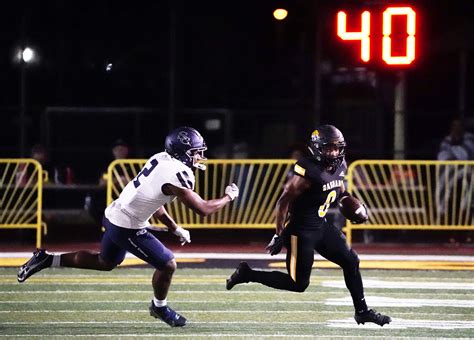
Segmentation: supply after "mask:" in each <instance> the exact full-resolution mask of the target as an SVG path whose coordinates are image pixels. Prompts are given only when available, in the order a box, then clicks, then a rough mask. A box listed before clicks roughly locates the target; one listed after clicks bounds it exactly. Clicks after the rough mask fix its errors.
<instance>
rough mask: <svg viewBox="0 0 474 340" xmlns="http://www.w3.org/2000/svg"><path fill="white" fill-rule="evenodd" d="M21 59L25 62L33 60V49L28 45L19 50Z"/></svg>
mask: <svg viewBox="0 0 474 340" xmlns="http://www.w3.org/2000/svg"><path fill="white" fill-rule="evenodd" d="M21 59H22V60H23V62H25V63H27V64H28V63H31V62H33V61H35V51H34V50H33V49H31V48H29V47H26V48H25V49H24V50H23V51H22V52H21Z"/></svg>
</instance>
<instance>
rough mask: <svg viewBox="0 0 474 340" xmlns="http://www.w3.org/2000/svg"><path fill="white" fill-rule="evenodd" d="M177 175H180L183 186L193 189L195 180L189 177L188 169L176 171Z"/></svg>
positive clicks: (179, 178)
mask: <svg viewBox="0 0 474 340" xmlns="http://www.w3.org/2000/svg"><path fill="white" fill-rule="evenodd" d="M176 177H178V180H179V182H180V183H181V185H182V186H183V187H185V188H188V189H191V190H192V189H193V182H191V180H190V179H189V175H188V173H187V172H186V171H181V172H178V173H176Z"/></svg>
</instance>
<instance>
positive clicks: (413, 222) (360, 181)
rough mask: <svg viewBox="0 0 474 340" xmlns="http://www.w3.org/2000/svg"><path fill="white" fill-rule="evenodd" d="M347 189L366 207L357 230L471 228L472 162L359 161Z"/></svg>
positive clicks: (473, 227) (473, 220)
mask: <svg viewBox="0 0 474 340" xmlns="http://www.w3.org/2000/svg"><path fill="white" fill-rule="evenodd" d="M347 181H348V190H349V191H350V192H351V193H352V194H353V195H354V196H356V197H357V198H359V199H360V200H361V201H362V202H364V203H365V204H366V205H367V206H368V208H369V217H370V219H369V221H368V222H367V223H365V224H362V225H353V224H351V223H350V222H349V221H347V225H346V227H345V232H346V235H347V240H348V242H349V243H351V241H352V231H353V230H356V229H365V230H367V229H412V230H474V213H473V209H474V199H473V195H474V161H413V160H360V161H356V162H354V163H352V164H351V165H350V166H349V169H348V176H347Z"/></svg>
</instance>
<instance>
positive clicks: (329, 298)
mask: <svg viewBox="0 0 474 340" xmlns="http://www.w3.org/2000/svg"><path fill="white" fill-rule="evenodd" d="M231 272H232V270H224V269H179V270H178V272H177V274H176V276H175V279H174V282H173V286H172V291H171V292H170V295H169V297H168V301H169V303H170V305H171V306H172V307H174V308H175V309H176V310H177V311H179V312H180V313H182V314H183V315H184V316H186V317H187V318H188V325H187V326H186V327H184V328H181V329H174V328H171V327H169V326H167V325H166V324H164V323H162V322H161V321H158V320H155V319H154V318H152V317H150V316H149V314H148V304H149V302H150V299H151V286H150V280H151V274H152V270H151V269H148V268H119V269H116V270H115V271H112V272H107V273H101V272H93V271H81V270H71V269H54V270H49V271H44V272H41V273H39V274H37V275H35V276H33V277H32V278H30V279H29V280H28V281H27V282H25V283H24V284H18V283H17V282H16V269H15V268H0V337H1V338H8V339H16V338H21V337H25V338H28V339H35V338H36V339H39V338H49V339H58V338H59V339H70V338H74V339H77V338H89V339H90V338H106V337H110V338H119V337H120V338H134V337H136V338H151V337H160V338H166V339H174V338H177V339H183V338H211V337H213V338H215V339H221V338H225V339H231V338H236V339H237V338H240V339H243V338H246V339H259V338H275V337H277V338H296V337H302V338H303V337H304V338H315V339H316V338H318V339H319V338H359V339H366V338H374V339H384V338H385V339H395V338H404V339H406V338H474V296H473V292H474V280H473V278H474V275H473V272H472V271H414V270H412V271H402V270H390V271H387V270H364V271H363V273H362V274H363V276H364V281H365V283H366V296H367V301H368V303H369V305H370V306H372V307H374V308H375V309H377V310H379V311H382V312H384V313H387V314H389V315H390V316H392V318H393V321H392V323H391V324H390V325H388V326H384V327H383V328H381V327H379V326H376V325H369V324H366V325H357V324H356V323H355V321H354V319H353V317H352V315H353V308H352V303H351V300H350V296H349V294H348V292H347V290H346V288H345V286H344V282H343V278H342V272H341V271H340V270H336V269H323V270H314V271H313V276H312V280H311V285H310V287H309V288H308V290H307V291H306V292H304V293H302V294H298V293H290V292H283V291H278V290H273V289H270V288H266V287H264V286H260V285H258V284H248V285H240V286H236V287H235V288H234V289H233V290H232V291H230V292H229V291H226V290H225V287H224V284H225V278H226V277H227V275H228V274H229V273H231ZM387 287H388V288H387Z"/></svg>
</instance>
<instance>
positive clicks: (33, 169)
mask: <svg viewBox="0 0 474 340" xmlns="http://www.w3.org/2000/svg"><path fill="white" fill-rule="evenodd" d="M43 176H44V174H43V169H42V167H41V164H40V163H38V162H37V161H36V160H34V159H0V229H36V247H38V248H40V247H41V227H42V226H43V225H44V223H43V222H42V214H41V212H42V204H43Z"/></svg>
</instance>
